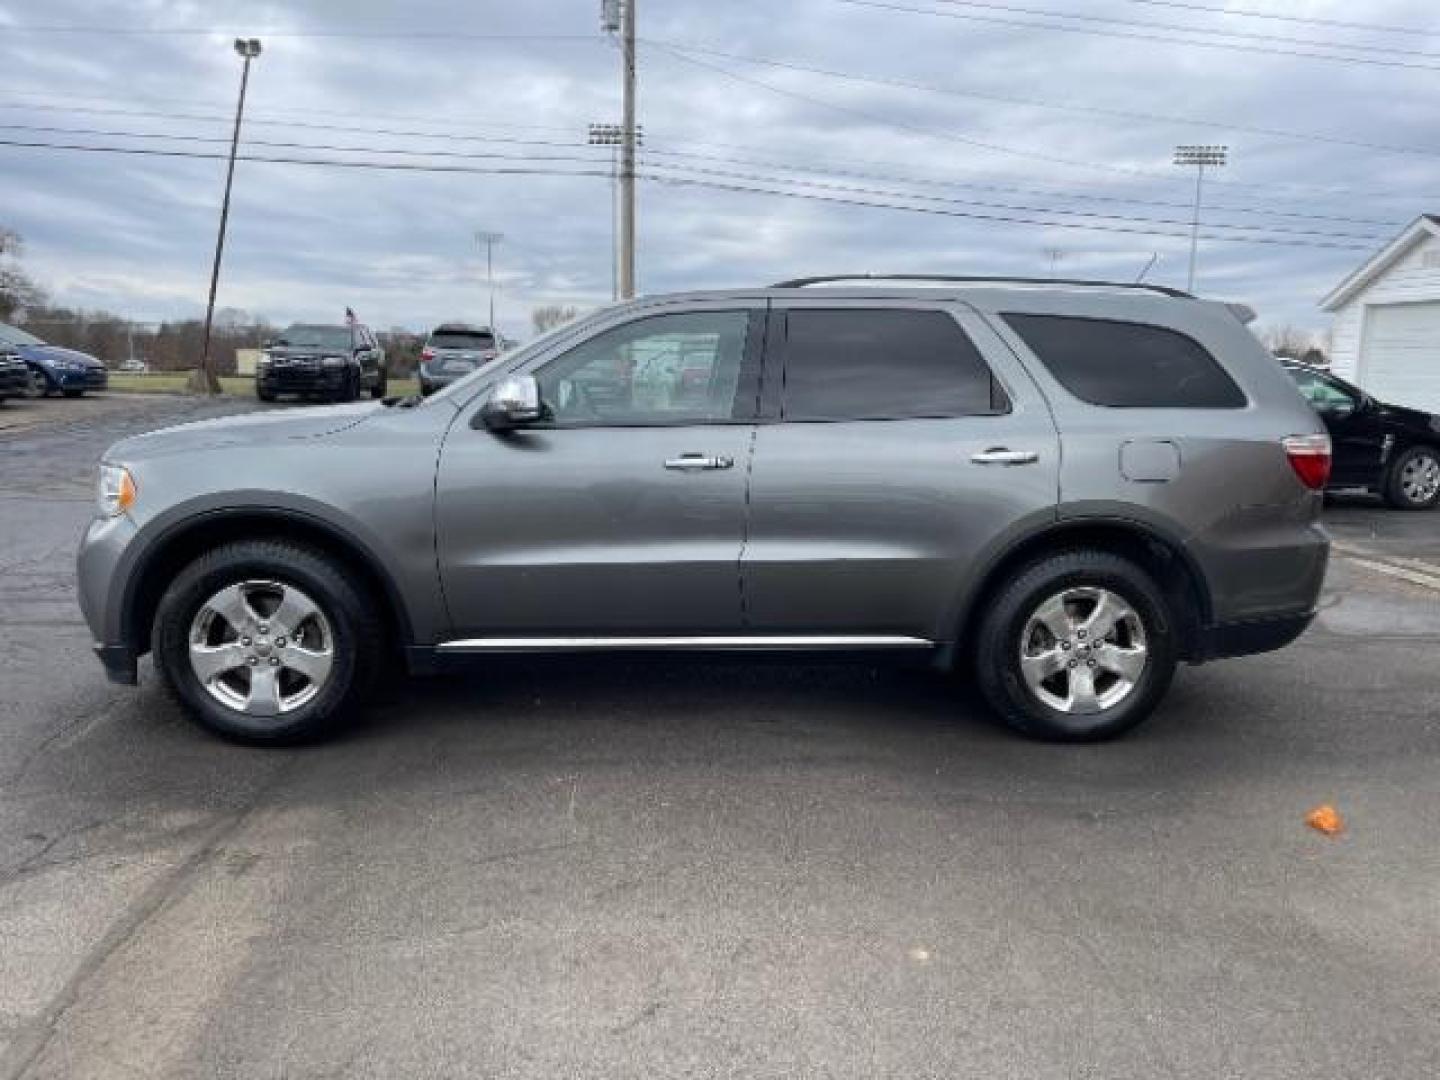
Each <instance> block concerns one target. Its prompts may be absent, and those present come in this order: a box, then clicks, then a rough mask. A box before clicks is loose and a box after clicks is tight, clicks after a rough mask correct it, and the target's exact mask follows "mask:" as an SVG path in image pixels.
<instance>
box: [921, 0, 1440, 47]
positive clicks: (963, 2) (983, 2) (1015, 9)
mask: <svg viewBox="0 0 1440 1080" xmlns="http://www.w3.org/2000/svg"><path fill="white" fill-rule="evenodd" d="M932 2H934V3H937V4H948V5H950V6H952V7H963V8H979V9H980V10H982V11H1005V12H1011V13H1013V14H1017V15H1037V16H1041V17H1043V18H1059V19H1069V20H1071V21H1073V22H1088V23H1099V24H1104V25H1110V26H1126V27H1139V28H1140V29H1144V30H1165V31H1178V32H1179V33H1182V34H1205V35H1208V36H1210V37H1220V38H1235V39H1237V40H1240V41H1259V42H1265V43H1269V44H1275V45H1302V46H1305V47H1313V48H1320V49H1348V50H1354V51H1359V52H1374V53H1381V54H1385V55H1393V56H1420V57H1426V58H1428V59H1431V60H1440V54H1436V53H1432V52H1425V51H1424V50H1418V49H1402V48H1399V47H1398V46H1394V45H1363V44H1351V43H1349V42H1344V41H1323V40H1316V39H1314V38H1292V37H1283V36H1280V35H1277V34H1256V33H1252V32H1250V31H1248V30H1208V29H1205V28H1204V27H1198V26H1187V25H1185V24H1183V23H1159V22H1141V21H1137V20H1135V19H1115V18H1110V17H1107V16H1104V15H1086V14H1083V13H1082V14H1072V13H1071V12H1068V11H1055V10H1054V9H1052V8H1030V7H1021V6H1019V5H1018V4H1002V3H997V2H996V0H932ZM1212 10H1213V9H1212Z"/></svg>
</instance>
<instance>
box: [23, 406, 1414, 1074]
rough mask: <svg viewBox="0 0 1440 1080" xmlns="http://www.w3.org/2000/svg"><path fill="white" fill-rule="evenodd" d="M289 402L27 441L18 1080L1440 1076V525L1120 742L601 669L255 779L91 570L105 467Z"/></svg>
mask: <svg viewBox="0 0 1440 1080" xmlns="http://www.w3.org/2000/svg"><path fill="white" fill-rule="evenodd" d="M253 407H255V406H254V405H253V404H248V405H246V404H241V403H237V402H234V401H228V402H220V403H218V404H216V403H201V402H196V401H192V400H188V399H183V398H165V397H154V398H145V397H123V396H120V395H111V396H100V397H96V398H93V399H86V400H83V401H78V402H71V401H65V402H60V401H47V402H19V403H14V402H12V403H10V404H9V405H7V406H6V407H5V409H4V410H3V412H4V416H0V420H4V419H5V418H7V417H8V418H10V419H9V421H7V423H5V424H0V478H3V485H0V565H3V577H0V650H3V651H0V657H3V666H0V684H3V688H0V1080H11V1078H15V1077H22V1076H23V1077H118V1076H132V1075H133V1076H143V1077H196V1076H226V1077H282V1076H283V1077H322V1076H326V1077H341V1076H344V1077H352V1076H375V1077H398V1076H447V1077H449V1076H487V1077H489V1076H524V1077H546V1078H551V1077H559V1076H605V1077H616V1076H639V1075H655V1076H747V1077H749V1076H844V1077H879V1076H895V1077H907V1078H914V1077H956V1076H984V1077H1011V1076H1013V1077H1027V1078H1029V1077H1057V1078H1059V1077H1066V1078H1071V1077H1147V1076H1175V1077H1195V1078H1205V1080H1213V1078H1217V1077H1267V1078H1268V1077H1297V1078H1304V1080H1316V1078H1319V1077H1325V1078H1336V1077H1356V1078H1359V1077H1364V1078H1376V1077H1386V1078H1399V1077H1426V1078H1431V1077H1434V1076H1436V1075H1440V1019H1437V1018H1440V843H1437V840H1436V838H1437V836H1440V513H1432V514H1428V515H1405V514H1397V513H1393V512H1389V511H1386V510H1383V509H1381V508H1379V507H1377V506H1375V505H1373V504H1371V503H1369V502H1367V501H1365V500H1355V499H1349V500H1340V501H1338V502H1337V503H1336V504H1335V505H1334V506H1332V508H1331V510H1330V511H1329V513H1328V518H1329V522H1330V526H1331V528H1332V530H1333V533H1334V535H1335V537H1336V539H1337V541H1338V543H1339V545H1340V549H1339V551H1338V553H1337V558H1336V560H1335V562H1334V565H1333V568H1332V572H1331V578H1330V582H1329V586H1328V589H1327V594H1326V598H1325V603H1324V612H1323V614H1322V616H1321V618H1320V620H1319V622H1318V624H1317V626H1316V627H1315V628H1314V629H1313V630H1312V631H1311V632H1310V633H1309V634H1308V635H1307V636H1306V637H1305V638H1304V639H1302V641H1301V642H1300V643H1298V644H1297V645H1296V646H1294V647H1292V648H1290V649H1288V650H1286V651H1284V652H1281V653H1277V654H1274V655H1271V656H1266V657H1257V658H1252V659H1247V660H1240V661H1233V662H1227V663H1223V664H1214V665H1209V666H1205V667H1201V668H1190V669H1185V670H1182V672H1181V673H1180V675H1179V676H1178V678H1177V681H1176V685H1175V688H1174V690H1173V692H1172V694H1171V697H1170V699H1169V702H1168V705H1167V706H1166V707H1165V708H1164V709H1163V711H1162V712H1161V714H1160V715H1158V716H1157V717H1156V718H1155V719H1154V720H1153V721H1151V722H1150V724H1149V725H1148V726H1146V727H1145V728H1142V729H1141V730H1140V731H1138V732H1137V733H1135V734H1134V735H1133V736H1132V737H1130V738H1127V739H1125V740H1122V741H1120V742H1117V743H1114V744H1109V745H1104V746H1095V747H1056V746H1044V745H1037V744H1033V743H1029V742H1024V741H1021V740H1019V739H1017V738H1015V737H1012V736H1011V735H1009V734H1006V733H1005V732H1003V731H1001V730H1000V729H998V728H996V727H994V726H992V725H991V724H990V723H988V722H987V721H986V720H985V719H984V718H983V713H982V711H981V709H980V707H979V706H978V704H976V702H975V701H974V699H973V698H972V697H971V696H970V695H969V694H967V693H966V692H965V691H964V690H963V689H961V688H957V687H956V686H954V685H952V684H951V683H950V682H949V681H947V680H944V679H941V678H940V677H938V676H935V675H932V674H929V673H925V672H918V671H891V670H871V669H868V668H849V667H839V666H824V665H816V666H800V665H793V664H775V663H768V664H760V665H745V664H740V663H728V662H727V663H719V662H713V663H712V662H700V661H687V662H670V663H666V664H663V665H662V664H658V663H643V662H638V661H623V662H621V661H616V660H595V659H590V660H585V661H579V660H575V661H552V662H546V663H538V662H522V661H518V660H517V661H507V662H504V663H499V662H497V663H496V664H495V665H493V666H492V667H490V668H488V669H486V670H484V671H481V672H478V673H476V674H474V675H471V676H467V677H463V678H462V677H453V678H446V679H441V680H433V681H426V682H413V683H406V682H398V683H397V684H396V685H394V686H391V687H389V688H388V689H387V690H386V691H385V693H384V694H383V695H382V696H381V697H380V699H378V700H377V701H376V702H375V704H374V705H373V707H372V708H371V709H370V710H369V711H368V713H367V715H366V716H365V717H364V718H363V720H362V722H361V723H360V724H359V725H358V726H357V727H356V728H355V729H354V730H353V731H351V732H350V733H349V734H347V735H346V736H345V737H343V738H341V739H340V740H338V741H336V742H333V743H330V744H327V745H324V746H320V747H314V748H309V749H304V750H293V751H259V750H247V749H242V748H238V747H234V746H230V745H226V744H223V743H220V742H217V741H215V740H213V739H211V738H209V737H207V736H205V735H203V734H201V733H199V732H198V731H197V730H195V729H194V728H192V727H191V726H189V725H188V724H187V723H186V722H185V721H184V720H183V719H182V718H181V717H180V716H179V715H178V713H177V712H176V711H175V710H174V709H173V708H172V707H171V706H170V705H169V704H168V703H167V702H166V701H165V699H163V698H162V696H161V695H160V694H159V692H158V691H157V689H156V686H155V683H154V679H153V677H151V674H150V672H149V669H148V665H146V666H144V667H143V668H142V675H141V678H142V685H141V686H140V687H139V688H138V689H130V688H121V687H112V686H110V685H109V684H107V683H106V682H105V680H104V678H103V676H102V674H101V671H100V668H99V666H98V664H97V663H96V662H95V661H94V660H93V658H92V657H91V655H90V653H89V641H88V639H87V633H86V630H85V627H84V625H83V623H82V621H81V618H80V614H79V611H78V610H77V608H76V606H75V600H74V593H73V556H74V550H75V545H76V541H77V539H78V537H79V533H80V531H81V529H82V527H83V525H84V522H85V521H86V520H87V518H88V517H89V515H90V512H91V501H92V494H91V492H92V470H93V464H94V462H95V460H96V458H97V456H98V454H99V453H100V451H101V450H103V448H104V447H105V446H106V445H108V444H109V443H110V442H112V441H113V440H115V439H117V438H119V437H121V436H122V435H124V434H127V433H129V432H132V431H138V430H143V429H146V428H149V427H155V426H160V425H162V424H165V423H171V422H178V421H181V420H186V419H196V418H200V417H203V416H207V415H216V414H218V413H221V412H225V411H234V410H236V409H239V408H253ZM22 410H24V416H23V417H22ZM17 417H20V418H21V419H18V420H17V419H15V418H17ZM1325 802H1329V803H1333V804H1334V805H1335V806H1336V807H1338V808H1339V810H1340V812H1341V813H1342V815H1343V816H1344V818H1345V821H1346V825H1347V828H1346V831H1345V832H1344V833H1343V834H1342V835H1341V836H1339V837H1337V838H1333V839H1332V838H1327V837H1325V836H1322V835H1320V834H1318V833H1316V832H1315V831H1313V830H1311V829H1309V828H1307V827H1306V826H1305V825H1304V822H1303V818H1304V816H1305V813H1306V812H1307V811H1308V810H1309V809H1310V808H1311V807H1313V806H1315V805H1317V804H1319V803H1325Z"/></svg>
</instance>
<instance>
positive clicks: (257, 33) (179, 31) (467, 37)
mask: <svg viewBox="0 0 1440 1080" xmlns="http://www.w3.org/2000/svg"><path fill="white" fill-rule="evenodd" d="M3 29H4V31H5V32H6V33H7V34H95V35H100V36H104V37H234V36H235V35H237V34H240V35H245V34H248V35H251V36H254V37H261V38H267V39H268V38H357V39H370V38H383V39H385V40H387V41H392V40H399V39H407V40H413V41H588V42H591V43H593V42H595V41H597V40H598V39H597V38H596V37H595V35H594V34H480V33H473V32H470V31H460V30H399V29H396V30H280V29H264V28H258V29H257V28H256V27H253V26H249V27H241V28H239V29H235V28H231V29H225V28H217V27H201V26H42V25H30V26H27V25H24V24H19V23H14V24H9V25H6V26H4V27H3Z"/></svg>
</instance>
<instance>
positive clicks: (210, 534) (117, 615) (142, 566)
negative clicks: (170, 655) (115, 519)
mask: <svg viewBox="0 0 1440 1080" xmlns="http://www.w3.org/2000/svg"><path fill="white" fill-rule="evenodd" d="M322 509H323V506H322V504H314V505H311V501H310V500H308V499H304V498H303V497H299V496H293V495H282V496H279V497H274V496H272V497H268V498H254V497H252V498H251V499H247V500H239V499H237V497H236V493H233V492H231V493H227V495H226V496H224V505H220V506H208V507H203V506H202V507H196V506H194V505H193V504H181V505H179V506H176V507H172V508H171V509H169V510H167V511H166V512H165V513H164V514H163V515H161V516H160V517H158V518H156V519H155V520H153V521H151V522H147V523H145V525H144V526H142V527H141V529H140V531H139V532H138V533H137V534H136V535H135V536H134V537H133V538H132V539H131V541H130V543H129V544H128V545H127V546H126V549H125V552H124V554H123V555H122V556H121V558H120V559H119V560H118V561H117V563H116V565H115V567H114V569H113V572H112V575H111V578H110V582H109V591H108V595H107V597H106V607H107V618H106V624H107V626H106V629H107V637H108V638H109V640H108V641H105V642H102V643H99V644H97V646H96V652H97V654H99V655H100V658H101V660H102V662H103V663H104V664H105V667H106V669H107V671H108V672H109V673H110V675H111V677H112V678H116V677H117V674H123V673H124V672H125V671H126V670H127V668H128V669H129V670H131V671H133V667H134V663H135V660H136V659H138V658H139V657H140V656H142V655H144V654H145V653H146V652H148V651H149V648H150V640H149V638H150V630H151V627H150V621H151V620H152V619H153V617H154V613H155V609H156V607H157V605H158V603H159V599H160V596H161V595H162V594H163V592H164V590H165V584H166V582H168V581H169V580H170V579H171V578H173V576H174V575H175V574H177V573H178V572H179V571H180V570H181V569H182V568H183V566H184V565H185V564H186V563H188V562H189V561H190V559H192V558H194V557H197V556H198V554H199V553H200V552H201V551H203V550H206V549H207V548H208V547H210V546H213V545H214V544H215V543H225V542H229V541H233V540H237V539H240V538H242V537H244V536H246V535H253V536H257V537H262V538H267V537H268V538H274V537H290V538H293V539H298V540H301V541H308V542H309V543H310V544H312V545H313V546H315V547H317V548H318V549H320V550H321V551H323V552H326V553H328V554H331V555H333V556H334V557H335V558H337V560H339V561H341V562H342V563H344V564H347V565H349V566H350V567H352V568H353V569H354V570H355V571H357V572H358V573H359V574H361V575H362V576H363V577H364V578H365V579H367V582H368V583H369V584H371V585H374V586H376V587H378V590H379V598H380V599H381V600H382V601H383V609H384V614H385V616H386V620H387V622H388V623H389V626H390V632H391V633H392V635H393V637H394V641H395V644H396V645H398V646H399V647H400V648H401V649H402V651H403V652H404V653H405V654H406V655H411V654H412V653H413V652H414V651H415V650H414V649H413V648H412V647H413V646H415V644H416V642H417V640H419V641H424V640H426V639H430V640H433V639H434V637H435V635H436V633H438V632H439V631H440V630H441V629H443V625H444V624H443V621H438V620H443V617H444V607H443V603H441V601H440V598H439V595H438V584H437V586H436V590H435V591H436V595H435V596H434V597H433V598H431V603H432V605H433V609H432V612H431V613H430V614H429V616H428V617H427V615H426V613H425V612H423V611H417V610H415V609H416V607H417V605H416V604H415V603H413V602H407V600H406V597H405V595H404V592H403V590H402V589H401V588H400V587H399V586H398V585H397V583H396V573H395V567H394V566H393V564H392V563H391V561H390V560H388V559H387V558H385V557H383V556H382V555H381V554H380V552H379V550H378V545H376V544H375V543H373V542H370V541H369V540H367V539H366V538H365V537H364V536H363V535H362V531H361V530H360V529H358V528H356V527H355V526H354V525H353V524H351V523H348V522H340V521H337V520H336V519H335V516H334V514H333V513H328V514H327V513H324V512H321V511H322ZM119 681H127V680H124V679H120V680H119Z"/></svg>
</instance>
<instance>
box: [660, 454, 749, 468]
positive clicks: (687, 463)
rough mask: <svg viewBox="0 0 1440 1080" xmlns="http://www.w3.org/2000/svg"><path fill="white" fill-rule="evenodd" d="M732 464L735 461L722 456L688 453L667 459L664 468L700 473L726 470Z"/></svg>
mask: <svg viewBox="0 0 1440 1080" xmlns="http://www.w3.org/2000/svg"><path fill="white" fill-rule="evenodd" d="M734 464H735V459H734V458H732V457H726V456H725V455H724V454H694V453H690V454H681V455H680V456H679V457H673V458H667V459H666V461H665V468H667V469H676V470H678V471H680V472H701V471H703V470H705V469H728V468H730V467H731V466H733V465H734Z"/></svg>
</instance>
